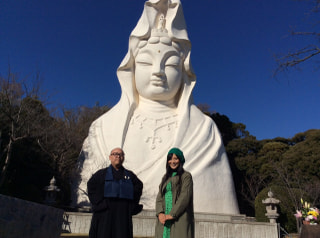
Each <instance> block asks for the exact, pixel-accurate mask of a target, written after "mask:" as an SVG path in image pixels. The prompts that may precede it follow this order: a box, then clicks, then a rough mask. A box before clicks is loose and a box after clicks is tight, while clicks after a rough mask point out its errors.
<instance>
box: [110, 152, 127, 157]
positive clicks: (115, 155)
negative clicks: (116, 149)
mask: <svg viewBox="0 0 320 238" xmlns="http://www.w3.org/2000/svg"><path fill="white" fill-rule="evenodd" d="M111 155H112V156H114V157H118V156H119V157H124V153H111Z"/></svg>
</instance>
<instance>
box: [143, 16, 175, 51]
mask: <svg viewBox="0 0 320 238" xmlns="http://www.w3.org/2000/svg"><path fill="white" fill-rule="evenodd" d="M165 27H166V18H165V16H164V14H163V13H161V14H160V15H159V17H158V19H157V27H156V28H154V29H152V30H151V36H150V38H149V40H148V43H150V44H157V43H159V42H161V43H163V44H166V45H171V44H172V40H171V39H170V37H169V35H168V30H167V29H166V28H165Z"/></svg>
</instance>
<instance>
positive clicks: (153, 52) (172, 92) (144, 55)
mask: <svg viewBox="0 0 320 238" xmlns="http://www.w3.org/2000/svg"><path fill="white" fill-rule="evenodd" d="M135 66H136V67H135V83H136V88H137V91H138V93H139V95H140V96H142V97H144V98H146V99H150V100H155V101H167V100H172V99H174V97H175V96H176V94H177V93H178V91H179V89H180V86H181V81H182V60H181V58H180V54H179V52H178V51H177V50H176V49H175V48H174V47H173V46H168V45H165V44H162V43H158V44H147V45H146V46H144V47H143V48H142V49H140V50H139V53H138V55H137V56H136V58H135Z"/></svg>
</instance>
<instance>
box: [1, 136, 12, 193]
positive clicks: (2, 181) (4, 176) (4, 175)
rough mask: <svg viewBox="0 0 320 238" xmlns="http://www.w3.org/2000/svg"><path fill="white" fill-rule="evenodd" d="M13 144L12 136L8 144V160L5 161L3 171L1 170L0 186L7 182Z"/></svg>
mask: <svg viewBox="0 0 320 238" xmlns="http://www.w3.org/2000/svg"><path fill="white" fill-rule="evenodd" d="M12 146H13V140H12V139H11V138H10V140H9V144H8V146H7V148H8V150H7V156H6V160H5V161H4V165H3V167H2V171H1V177H0V188H1V187H2V186H3V184H4V182H5V179H6V175H7V171H8V166H9V163H10V160H11V153H12Z"/></svg>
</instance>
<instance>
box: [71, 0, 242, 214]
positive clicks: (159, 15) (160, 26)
mask: <svg viewBox="0 0 320 238" xmlns="http://www.w3.org/2000/svg"><path fill="white" fill-rule="evenodd" d="M190 49H191V44H190V41H189V38H188V35H187V31H186V25H185V20H184V16H183V11H182V6H181V3H180V1H179V0H171V1H170V0H149V1H147V2H146V3H145V6H144V11H143V13H142V16H141V18H140V20H139V22H138V23H137V26H136V27H135V29H134V30H133V31H132V33H131V35H130V38H129V50H128V53H127V55H126V56H125V58H124V59H123V61H122V63H121V64H120V66H119V68H118V70H117V76H118V79H119V82H120V85H121V89H122V94H121V98H120V100H119V102H118V103H117V104H116V105H115V106H114V107H113V108H112V109H111V110H110V111H108V112H107V113H105V114H104V115H102V116H101V117H99V118H98V119H97V120H96V121H94V122H93V123H92V125H91V127H90V131H89V135H88V137H87V138H86V140H85V142H84V144H83V151H82V157H81V158H80V160H81V163H80V170H81V173H80V175H81V180H80V185H79V189H78V194H77V203H78V204H82V205H86V204H88V198H87V196H86V195H85V190H86V183H87V181H88V179H89V178H90V177H91V175H92V174H93V173H94V172H96V171H97V170H98V169H101V168H104V167H105V166H106V164H108V156H109V153H110V151H111V150H112V149H113V148H116V147H121V148H123V150H124V152H125V154H126V159H125V162H124V166H125V167H126V168H127V169H130V170H133V171H134V172H135V173H136V174H137V176H138V177H139V178H140V179H141V180H142V181H143V183H144V188H143V195H142V198H141V203H142V204H143V205H144V209H154V208H155V198H156V194H157V192H158V186H159V184H160V180H161V177H162V175H163V174H164V173H165V164H166V156H167V153H168V151H169V149H170V148H172V147H178V148H180V149H181V150H182V151H183V153H184V155H185V158H186V162H185V165H184V168H185V169H186V170H187V171H190V172H191V173H192V176H193V181H194V209H195V211H196V212H211V213H226V214H237V213H239V210H238V204H237V200H236V194H235V190H234V185H233V179H232V174H231V171H230V166H229V162H228V158H227V155H226V153H225V149H224V146H223V143H222V140H221V136H220V133H219V131H218V129H217V126H216V125H215V123H214V122H213V121H212V120H211V118H209V117H207V116H206V115H204V114H203V113H202V112H201V111H200V110H199V109H198V108H197V107H196V106H195V105H194V104H192V94H191V93H192V90H193V87H194V85H195V82H196V78H195V75H194V73H193V70H192V67H191V63H190Z"/></svg>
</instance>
